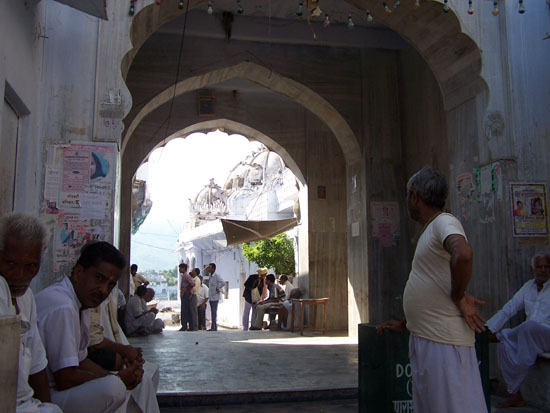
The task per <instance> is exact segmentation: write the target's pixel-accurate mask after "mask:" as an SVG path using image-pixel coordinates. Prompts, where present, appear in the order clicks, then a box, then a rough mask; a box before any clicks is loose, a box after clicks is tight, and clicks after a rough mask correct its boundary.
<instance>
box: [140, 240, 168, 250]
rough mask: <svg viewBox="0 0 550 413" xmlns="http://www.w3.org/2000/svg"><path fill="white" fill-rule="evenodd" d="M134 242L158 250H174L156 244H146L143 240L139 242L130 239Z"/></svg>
mask: <svg viewBox="0 0 550 413" xmlns="http://www.w3.org/2000/svg"><path fill="white" fill-rule="evenodd" d="M134 242H135V243H136V244H140V245H145V246H146V247H151V248H156V249H158V250H164V251H170V252H173V251H174V249H173V248H162V247H157V246H156V245H151V244H146V243H144V242H139V241H136V240H132V243H134Z"/></svg>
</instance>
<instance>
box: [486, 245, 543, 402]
mask: <svg viewBox="0 0 550 413" xmlns="http://www.w3.org/2000/svg"><path fill="white" fill-rule="evenodd" d="M531 270H532V272H533V274H534V275H535V278H534V279H531V280H529V281H527V282H526V283H525V284H524V285H523V287H521V289H520V290H519V291H518V292H517V293H516V294H515V295H514V297H512V299H511V300H510V301H508V302H507V303H506V304H505V305H504V307H502V309H501V310H500V311H499V312H498V313H496V314H495V315H494V316H493V317H492V318H491V319H490V320H489V321H487V327H488V328H489V330H490V332H491V333H492V338H493V341H497V342H499V345H498V361H499V365H500V369H501V371H502V375H503V376H504V380H505V382H506V385H507V387H508V391H509V392H510V394H511V395H510V397H509V398H508V399H506V400H505V401H504V402H502V403H500V404H499V405H497V407H511V406H523V404H524V402H523V398H522V396H521V392H520V386H521V383H522V382H523V380H525V377H526V376H527V372H528V370H529V367H530V366H532V365H533V364H535V361H536V360H537V356H538V354H540V353H543V352H546V351H550V282H548V280H549V279H550V254H536V255H535V256H534V257H533V259H532V260H531ZM519 311H525V314H526V316H527V320H526V321H525V322H523V323H521V324H520V325H519V326H517V327H515V328H512V329H509V328H506V329H502V327H503V326H504V324H505V323H506V322H507V321H508V320H509V319H510V318H511V317H512V316H514V315H515V314H517V313H518V312H519Z"/></svg>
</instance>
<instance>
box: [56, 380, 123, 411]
mask: <svg viewBox="0 0 550 413" xmlns="http://www.w3.org/2000/svg"><path fill="white" fill-rule="evenodd" d="M50 394H51V398H52V402H53V403H55V404H57V405H58V406H59V407H61V409H62V410H63V412H65V413H107V412H115V411H117V409H118V408H120V407H123V406H124V405H125V404H126V403H127V401H128V397H127V395H129V392H127V391H126V386H125V385H124V383H123V382H122V380H120V379H119V378H118V377H116V376H111V375H109V376H106V377H102V378H100V379H96V380H91V381H88V382H86V383H83V384H81V385H79V386H75V387H73V388H70V389H68V390H63V391H57V390H55V389H50ZM122 411H125V409H123V410H122Z"/></svg>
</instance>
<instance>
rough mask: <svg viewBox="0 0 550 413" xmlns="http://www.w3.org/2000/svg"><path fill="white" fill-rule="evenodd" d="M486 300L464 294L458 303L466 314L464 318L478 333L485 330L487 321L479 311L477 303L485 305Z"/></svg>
mask: <svg viewBox="0 0 550 413" xmlns="http://www.w3.org/2000/svg"><path fill="white" fill-rule="evenodd" d="M483 304H485V301H481V300H479V299H477V298H475V297H474V296H473V295H470V294H464V296H463V297H462V298H461V299H460V300H459V301H458V302H457V303H456V306H457V307H458V309H459V310H460V312H461V313H462V315H463V316H464V320H466V323H468V325H469V326H470V328H471V329H472V330H474V331H475V332H476V333H481V332H482V331H485V323H486V322H487V321H486V320H485V319H484V318H483V317H482V316H481V314H479V311H478V310H477V307H476V306H477V305H483Z"/></svg>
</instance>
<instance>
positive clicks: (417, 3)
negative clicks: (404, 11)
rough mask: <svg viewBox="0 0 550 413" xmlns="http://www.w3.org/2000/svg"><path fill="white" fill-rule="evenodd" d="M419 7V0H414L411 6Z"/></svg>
mask: <svg viewBox="0 0 550 413" xmlns="http://www.w3.org/2000/svg"><path fill="white" fill-rule="evenodd" d="M419 7H420V0H414V4H413V8H415V9H418V8H419Z"/></svg>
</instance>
